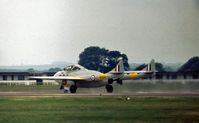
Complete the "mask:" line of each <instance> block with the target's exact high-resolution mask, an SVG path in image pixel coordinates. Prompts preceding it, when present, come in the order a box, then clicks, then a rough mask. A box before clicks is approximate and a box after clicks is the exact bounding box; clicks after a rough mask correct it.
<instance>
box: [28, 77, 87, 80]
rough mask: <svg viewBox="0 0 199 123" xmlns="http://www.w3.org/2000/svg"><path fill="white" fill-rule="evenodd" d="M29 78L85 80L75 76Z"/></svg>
mask: <svg viewBox="0 0 199 123" xmlns="http://www.w3.org/2000/svg"><path fill="white" fill-rule="evenodd" d="M29 79H43V80H86V79H85V78H81V77H75V76H57V77H55V76H38V77H37V76H34V77H29Z"/></svg>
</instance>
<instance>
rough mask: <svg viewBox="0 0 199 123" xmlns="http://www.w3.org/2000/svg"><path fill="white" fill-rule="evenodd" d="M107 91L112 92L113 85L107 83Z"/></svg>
mask: <svg viewBox="0 0 199 123" xmlns="http://www.w3.org/2000/svg"><path fill="white" fill-rule="evenodd" d="M106 91H107V92H108V93H112V92H113V86H112V85H110V84H107V85H106Z"/></svg>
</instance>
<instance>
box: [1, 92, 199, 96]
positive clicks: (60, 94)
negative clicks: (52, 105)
mask: <svg viewBox="0 0 199 123" xmlns="http://www.w3.org/2000/svg"><path fill="white" fill-rule="evenodd" d="M0 96H1V97H6V96H9V97H17V96H30V97H31V96H34V97H45V96H46V97H100V96H107V97H120V96H129V97H199V93H190V92H189V93H170V92H163V93H161V92H157V93H155V92H150V93H147V92H137V93H136V92H134V93H75V94H71V93H37V92H0Z"/></svg>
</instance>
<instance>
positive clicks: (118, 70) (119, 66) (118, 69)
mask: <svg viewBox="0 0 199 123" xmlns="http://www.w3.org/2000/svg"><path fill="white" fill-rule="evenodd" d="M118 61H119V62H118V64H117V65H116V67H115V68H113V69H112V70H111V71H110V72H109V73H123V72H124V63H123V59H122V58H119V59H118Z"/></svg>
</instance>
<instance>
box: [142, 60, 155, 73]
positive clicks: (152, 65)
mask: <svg viewBox="0 0 199 123" xmlns="http://www.w3.org/2000/svg"><path fill="white" fill-rule="evenodd" d="M143 70H144V71H147V72H152V73H155V60H154V59H152V60H151V62H150V63H149V64H148V65H147V66H146V67H145V68H144V69H143Z"/></svg>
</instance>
